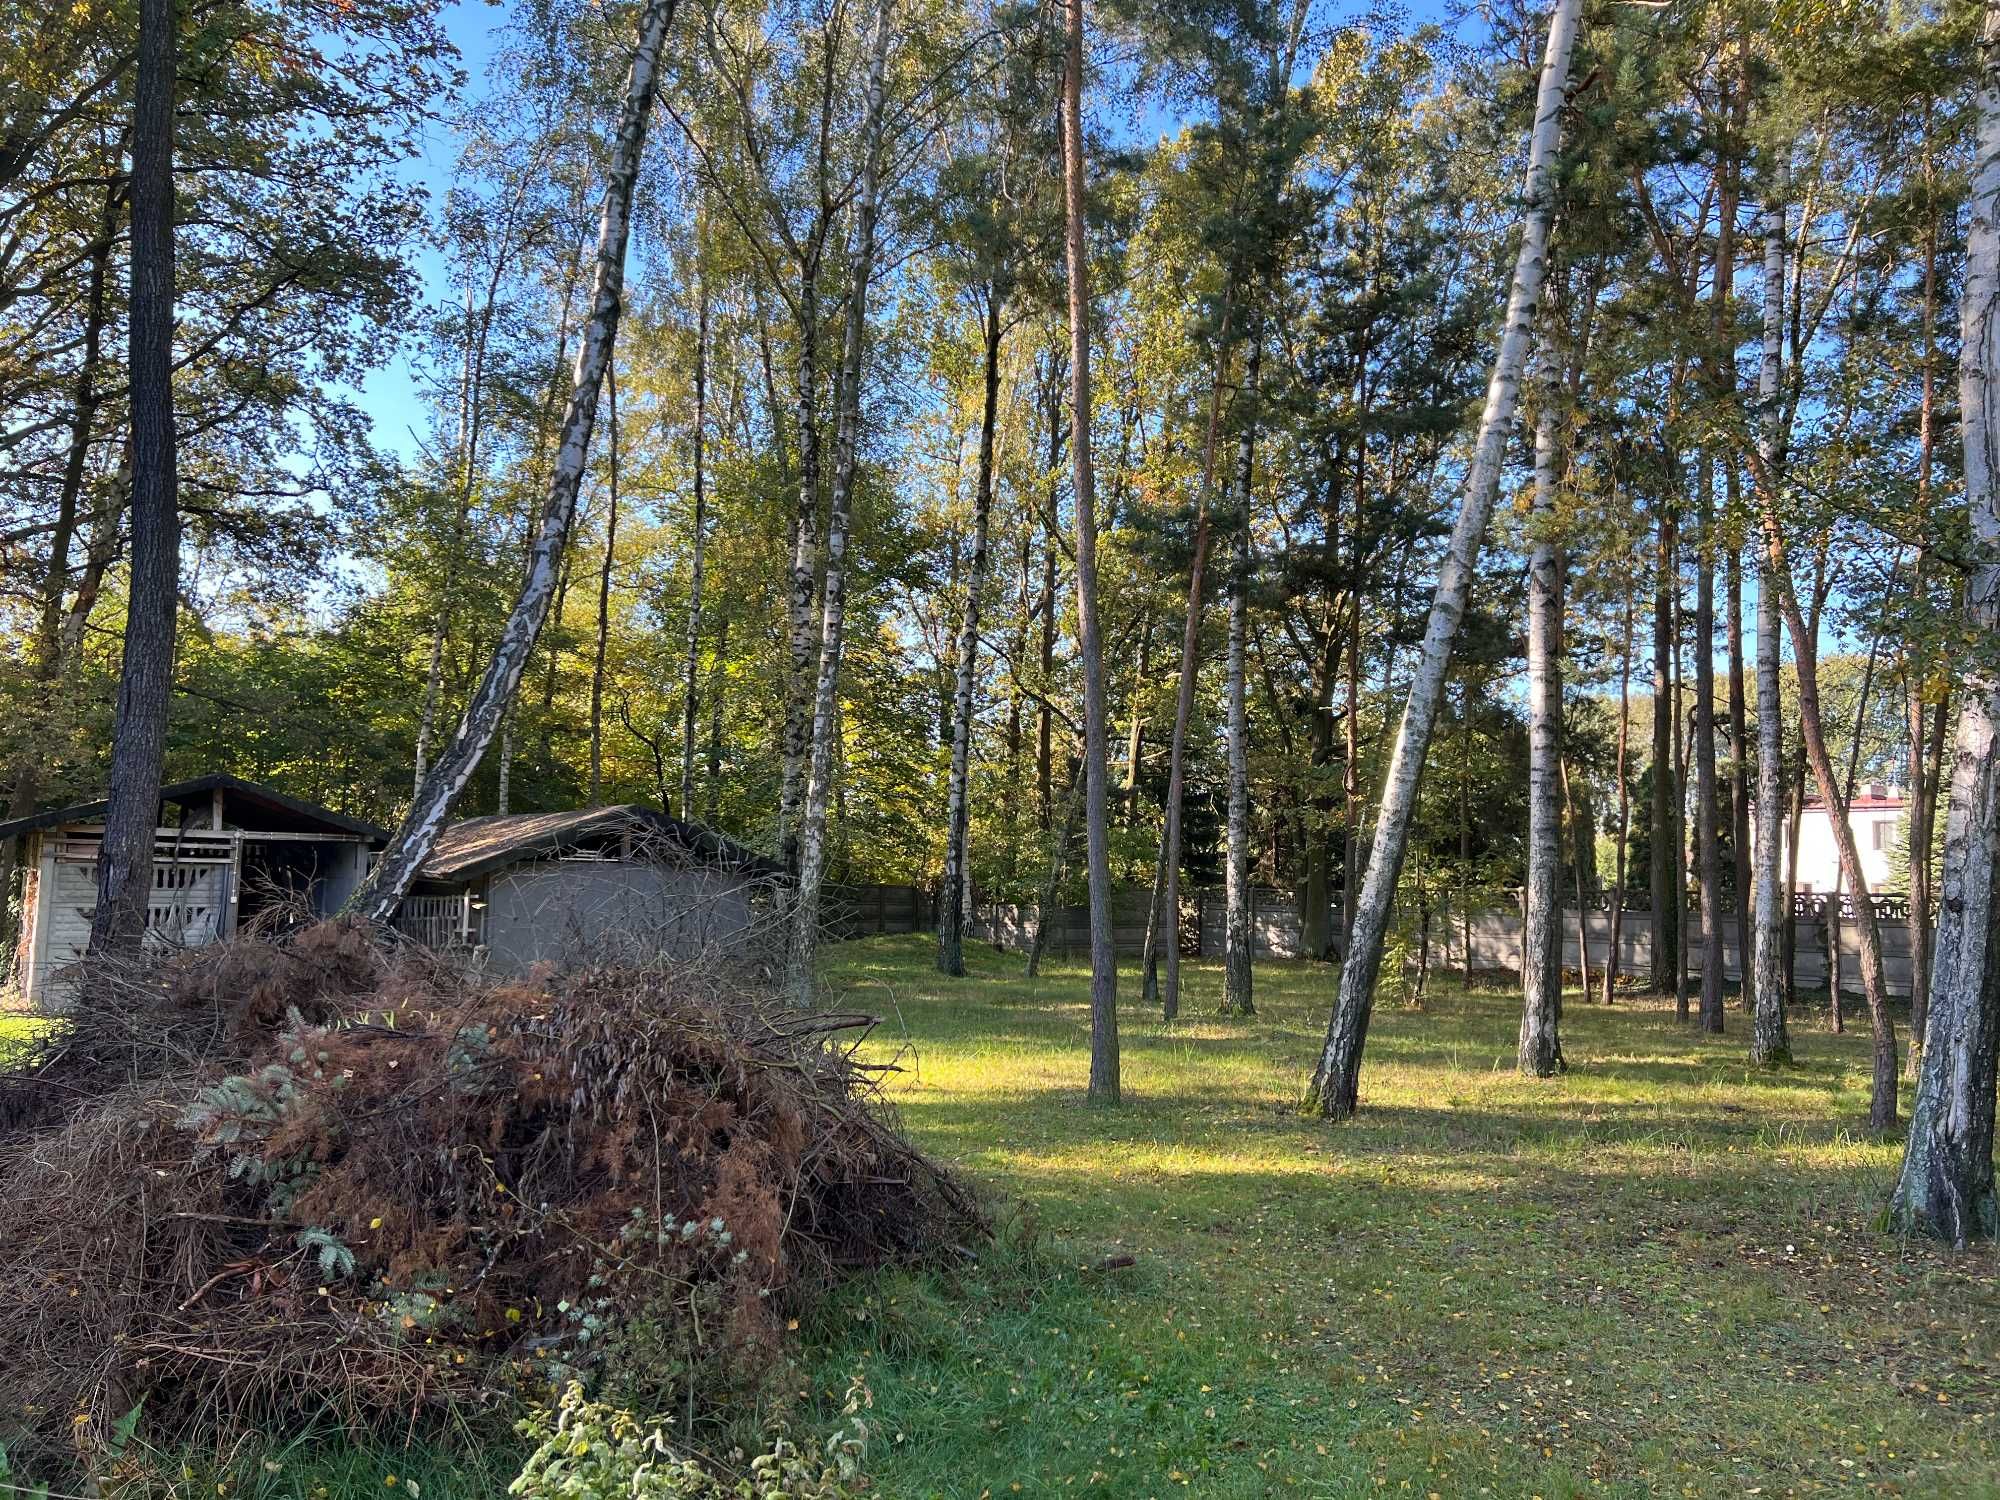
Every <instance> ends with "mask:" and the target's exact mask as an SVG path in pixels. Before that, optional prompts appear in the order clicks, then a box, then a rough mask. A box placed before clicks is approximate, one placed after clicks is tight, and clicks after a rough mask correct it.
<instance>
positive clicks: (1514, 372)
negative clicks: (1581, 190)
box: [1312, 0, 1580, 1119]
mask: <svg viewBox="0 0 2000 1500" xmlns="http://www.w3.org/2000/svg"><path fill="white" fill-rule="evenodd" d="M1579 9H1580V0H1557V4H1556V7H1555V11H1554V14H1553V15H1552V16H1551V18H1550V21H1549V42H1548V50H1547V52H1546V54H1545V55H1544V57H1543V61H1542V77H1541V86H1540V89H1539V91H1538V93H1537V96H1536V100H1535V126H1534V133H1533V135H1532V137H1531V138H1530V141H1529V147H1528V173H1527V182H1526V186H1525V191H1524V193H1523V198H1524V201H1525V203H1526V210H1525V212H1524V214H1523V216H1522V223H1521V245H1520V250H1519V253H1518V255H1517V256H1516V259H1515V263H1514V281H1513V287H1512V289H1511V291H1510V292H1509V294H1508V299H1507V316H1506V324H1505V329H1504V332H1503V333H1502V335H1501V342H1500V350H1499V354H1498V357H1497V358H1496V359H1495V360H1494V364H1493V375H1492V379H1491V381H1490V382H1489V384H1488V386H1487V391H1486V410H1485V414H1484V416H1483V417H1482V418H1481V420H1480V425H1479V436H1478V440H1477V443H1476V444H1475V446H1474V449H1473V458H1472V465H1471V468H1470V471H1469V472H1468V473H1467V476H1466V483H1465V495H1464V499H1463V501H1462V502H1461V504H1460V506H1459V512H1458V519H1457V521H1456V522H1455V523H1454V525H1453V527H1452V533H1451V542H1450V545H1449V548H1448V549H1447V551H1446V554H1445V562H1444V568H1443V570H1442V572H1441V573H1440V575H1439V578H1438V587H1437V597H1436V599H1435V600H1434V601H1433V603H1432V606H1431V614H1430V621H1429V624H1428V625H1427V626H1426V627H1425V631H1424V644H1423V652H1422V656H1421V658H1420V659H1419V661H1418V663H1417V667H1416V670H1415V671H1414V672H1413V673H1412V674H1411V680H1410V698H1409V702H1408V704H1407V706H1406V707H1405V709H1404V711H1403V727H1402V732H1401V734H1399V735H1398V736H1397V740H1396V746H1395V749H1394V751H1393V752H1392V753H1391V756H1390V762H1389V773H1388V776H1387V779H1386V780H1385V782H1384V785H1383V791H1382V810H1381V814H1380V815H1379V816H1378V817H1377V819H1376V821H1375V837H1374V841H1373V847H1372V848H1371V850H1370V852H1369V858H1368V875H1367V878H1366V880H1365V881H1364V882H1363V884H1362V889H1361V898H1360V901H1359V902H1358V903H1357V904H1356V906H1355V911H1354V935H1353V940H1352V943H1351V945H1350V950H1349V952H1348V955H1347V962H1346V963H1345V964H1344V965H1343V966H1342V967H1341V971H1340V991H1339V997H1338V999H1337V1000H1336V1002H1335V1004H1334V1008H1333V1014H1332V1016H1331V1017H1330V1018H1329V1019H1328V1022H1327V1031H1326V1042H1325V1045H1324V1046H1323V1047H1322V1049H1321V1052H1320V1059H1319V1065H1318V1067H1317V1069H1316V1070H1315V1072H1314V1077H1313V1085H1312V1094H1313V1098H1314V1101H1315V1102H1316V1104H1317V1105H1318V1108H1319V1109H1320V1111H1321V1112H1322V1113H1324V1114H1325V1115H1326V1116H1327V1117H1328V1118H1330V1119H1345V1118H1347V1117H1348V1116H1350V1115H1352V1114H1353V1113H1354V1110H1355V1108H1356V1106H1357V1104H1358V1103H1359V1100H1360V1086H1361V1054H1362V1049H1363V1048H1364V1047H1365V1045H1366V1043H1367V1039H1368V1020H1369V1017H1370V1015H1371V1014H1372V1013H1373V1010H1374V1005H1375V980H1376V977H1377V974H1378V973H1379V971H1380V969H1381V966H1382V946H1383V939H1384V937H1385V936H1386V934H1387V931H1388V926H1389V909H1390V906H1391V905H1392V903H1393V902H1394V900H1395V896H1396V882H1397V880H1398V878H1399V877H1400V876H1401V874H1402V868H1403V855H1404V852H1405V850H1406V849H1407V847H1408V843H1409V833H1410V819H1411V816H1412V814H1413V813H1414V812H1415V810H1416V803H1417V788H1418V784H1419V782H1420V781H1421V780H1422V777H1423V768H1424V757H1425V755H1426V753H1427V752H1428V751H1429V749H1430V739H1431V731H1432V729H1433V728H1434V727H1435V725H1436V723H1437V713H1438V707H1439V705H1440V704H1441V702H1442V701H1443V699H1444V688H1445V674H1446V671H1447V669H1448V668H1449V666H1450V664H1451V646H1452V641H1453V639H1454V638H1455V637H1456V636H1457V634H1458V625H1459V621H1460V620H1461V619H1462V618H1463V617H1464V615H1465V609H1466V604H1467V601H1468V599H1469V597H1470V594H1471V589H1472V575H1473V570H1474V567H1475V565H1476V564H1477V562H1478V558H1479V546H1480V542H1481V541H1482V540H1483V538H1484V537H1485V534H1486V522H1487V519H1488V517H1489V516H1490V515H1491V514H1492V510H1493V499H1494V495H1495V494H1496V493H1497V491H1498V490H1499V487H1500V471H1501V468H1502V467H1503V465H1504V464H1505V461H1506V449H1507V437H1508V433H1509V432H1510V431H1511V429H1512V428H1513V425H1514V414H1515V409H1516V406H1517V405H1518V403H1519V399H1520V389H1521V372H1522V368H1523V366H1524V365H1525V363H1526V361H1527V355H1528V344H1529V340H1530V339H1531V338H1532V337H1533V336H1534V327H1535V316H1536V311H1537V307H1538V305H1539V302H1540V300H1541V290H1542V278H1543V276H1544V273H1545V271H1546V269H1547V257H1548V235H1549V220H1550V217H1551V211H1552V209H1553V206H1554V180H1553V179H1554V167H1555V155H1556V147H1557V142H1558V138H1559V132H1560V130H1561V125H1562V108H1563V99H1564V93H1565V90H1566V88H1567V85H1568V79H1569V58H1570V51H1571V48H1572V46H1573V44H1574V42H1575V40H1576V28H1577V15H1578V12H1579Z"/></svg>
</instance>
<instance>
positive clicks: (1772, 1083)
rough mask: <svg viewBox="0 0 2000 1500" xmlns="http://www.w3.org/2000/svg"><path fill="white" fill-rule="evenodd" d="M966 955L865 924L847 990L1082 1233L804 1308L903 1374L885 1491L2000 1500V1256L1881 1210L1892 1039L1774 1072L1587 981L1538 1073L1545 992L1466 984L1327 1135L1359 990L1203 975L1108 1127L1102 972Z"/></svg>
mask: <svg viewBox="0 0 2000 1500" xmlns="http://www.w3.org/2000/svg"><path fill="white" fill-rule="evenodd" d="M930 952H931V947H930V940H928V939H925V938H891V939H872V940H868V941H865V942H856V943H851V944H847V945H844V946H842V947H841V948H839V949H837V950H835V951H834V952H833V953H832V954H831V955H830V956H829V965H828V978H829V980H830V981H831V985H832V988H833V990H834V992H835V999H836V1003H838V1004H841V1005H844V1006H852V1007H866V1008H869V1009H872V1010H874V1011H875V1012H877V1013H878V1014H880V1015H882V1016H883V1017H885V1021H884V1024H883V1026H882V1028H881V1029H880V1031H879V1032H878V1033H877V1035H876V1037H875V1038H874V1039H873V1040H872V1041H871V1042H870V1043H869V1047H868V1050H869V1052H870V1053H871V1054H872V1055H873V1056H875V1057H876V1058H877V1059H879V1060H887V1059H888V1058H889V1057H890V1056H891V1055H892V1054H896V1053H897V1052H898V1051H899V1050H901V1052H902V1055H901V1057H900V1062H901V1066H902V1069H903V1071H902V1072H900V1073H897V1074H893V1075H890V1085H889V1089H890V1093H891V1095H892V1097H893V1098H894V1100H895V1102H896V1103H897V1105H898V1106H899V1108H900V1109H901V1112H902V1115H903V1118H904V1120H905V1121H906V1123H907V1124H908V1126H909V1128H910V1129H911V1131H912V1132H913V1133H914V1134H915V1136H916V1137H917V1139H918V1140H919V1141H920V1142H921V1143H923V1144H924V1145H926V1146H928V1147H929V1148H930V1149H931V1150H933V1151H935V1152H938V1153H940V1154H942V1155H943V1156H945V1157H947V1158H949V1159H951V1160H953V1161H955V1162H957V1163H959V1164H960V1165H961V1166H962V1167H963V1168H964V1169H965V1171H966V1172H968V1173H969V1174H971V1175H972V1176H973V1177H974V1178H975V1179H976V1180H977V1181H978V1182H979V1183H981V1184H982V1185H983V1186H984V1187H985V1188H986V1189H988V1190H989V1191H990V1192H991V1193H992V1194H993V1195H994V1196H995V1197H996V1199H1000V1200H1005V1201H1011V1202H1012V1203H1014V1204H1017V1205H1020V1206H1021V1210H1022V1211H1023V1212H1025V1213H1029V1214H1032V1215H1033V1216H1034V1217H1035V1218H1036V1219H1037V1220H1038V1221H1039V1224H1040V1225H1041V1226H1042V1227H1043V1228H1044V1229H1045V1230H1046V1232H1047V1234H1048V1236H1049V1237H1050V1244H1051V1246H1052V1249H1051V1250H1050V1252H1049V1254H1048V1256H1047V1257H1046V1258H1044V1259H1036V1258H1033V1257H1024V1256H1022V1255H1019V1254H1014V1253H1008V1252H1004V1251H1003V1252H999V1253H995V1254H993V1255H990V1256H989V1257H988V1261H987V1264H986V1265H984V1266H982V1267H981V1268H979V1269H976V1270H973V1271H970V1272H967V1273H963V1274H960V1275H958V1276H956V1277H953V1278H950V1279H946V1278H940V1277H935V1276H928V1277H917V1276H910V1275H901V1274H899V1275H891V1276H883V1277H877V1278H872V1279H869V1280H866V1281H864V1282H862V1283H860V1284H857V1285H855V1286H854V1287H852V1288H850V1289H849V1291H848V1292H846V1293H845V1294H843V1295H842V1296H841V1297H840V1298H839V1299H837V1301H836V1302H835V1303H834V1305H832V1306H831V1307H829V1308H827V1309H826V1310H824V1311H823V1312H822V1314H821V1315H820V1316H819V1317H817V1318H815V1319H814V1320H813V1321H812V1322H811V1323H810V1324H809V1326H808V1328H807V1329H806V1330H805V1334H806V1337H807V1340H808V1358H809V1361H810V1363H809V1366H808V1370H807V1375H808V1376H809V1377H810V1380H811V1384H812V1386H813V1387H815V1388H816V1392H815V1393H816V1394H820V1393H830V1392H832V1391H834V1390H836V1389H837V1388H839V1387H840V1386H841V1385H843V1384H844V1382H845V1373H846V1372H847V1371H849V1370H852V1369H856V1368H859V1369H862V1370H864V1371H865V1372H866V1375H867V1379H868V1382H869V1385H870V1386H871V1388H872V1390H873V1392H874V1396H875V1411H874V1415H875V1418H876V1421H877V1427H876V1431H875V1440H874V1442H873V1443H872V1444H871V1468H872V1469H873V1472H874V1474H875V1477H876V1480H877V1483H878V1485H879V1487H880V1492H881V1493H882V1494H884V1495H885V1496H893V1497H897V1500H922V1497H930V1496H950V1497H965V1500H974V1497H980V1496H991V1497H996V1500H997V1497H1001V1496H1006V1495H1011V1494H1025V1495H1068V1494H1077V1495H1100V1496H1120V1497H1122V1496H1133V1497H1140V1496H1167V1495H1173V1494H1177V1493H1183V1494H1189V1495H1201V1496H1218V1497H1225V1496H1259V1495H1290V1494H1299V1495H1311V1496H1349V1495H1353V1496H1368V1495H1376V1494H1387V1495H1411V1494H1414V1495H1417V1496H1441V1497H1451V1496H1460V1495H1485V1494H1490V1495H1495V1496H1510V1497H1511V1496H1521V1497H1527V1496H1535V1495H1540V1496H1544V1497H1546V1500H1555V1497H1557V1496H1567V1495H1626V1496H1651V1495H1717V1496H1722V1495H1727V1496H1738V1495H1750V1494H1762V1495H1791V1494H1818V1493H1849V1494H1868V1493H1883V1494H1899V1495H1910V1496H1943V1495H1953V1496H1972V1495H2000V1455H1996V1453H1995V1450H1994V1439H1995V1432H1994V1426H1995V1424H1996V1423H2000V1416H1996V1415H1995V1413H1996V1411H2000V1379H1996V1376H1995V1368H1996V1367H1995V1356H1996V1343H2000V1331H1996V1322H1995V1314H1996V1313H2000V1280H1997V1279H1996V1272H2000V1258H1996V1256H1995V1254H1994V1253H1993V1252H1991V1251H1987V1250H1982V1251H1979V1252H1976V1253H1973V1254H1969V1255H1964V1256H1952V1255H1949V1254H1946V1253H1943V1252H1940V1251H1938V1250H1935V1249H1933V1248H1931V1247H1929V1246H1919V1245H1912V1244H1905V1243H1902V1242H1900V1241H1898V1240H1896V1239H1894V1238H1891V1237H1888V1236H1886V1235H1884V1234H1881V1233H1879V1232H1877V1230H1876V1229H1875V1227H1874V1222H1875V1218H1876V1215H1877V1213H1878V1211H1879V1209H1880V1206H1881V1203H1882V1200H1883V1197H1884V1195H1885V1192H1886V1189H1887V1186H1888V1181H1889V1178H1890V1175H1891V1173H1892V1172H1893V1170H1894V1167H1895V1163H1896V1160H1897V1156H1898V1151H1899V1142H1897V1141H1895V1140H1888V1141H1877V1140H1875V1139H1873V1138H1872V1137H1871V1135H1870V1134H1869V1132H1868V1129H1867V1103H1868V1096H1867V1090H1868V1059H1867V1037H1866V1033H1865V1028H1864V1029H1862V1030H1859V1031H1850V1032H1849V1034H1847V1035H1845V1036H1835V1035H1833V1034H1832V1033H1831V1032H1830V1031H1829V1030H1828V1029H1827V1027H1826V1026H1825V1024H1824V1023H1823V1022H1822V1021H1818V1020H1815V1019H1813V1018H1810V1017H1806V1018H1795V1022H1794V1025H1795V1032H1794V1037H1795V1041H1796V1043H1797V1046H1798V1050H1799V1052H1800V1055H1801V1058H1802V1061H1801V1063H1800V1065H1799V1066H1797V1067H1796V1068H1793V1069H1789V1070H1786V1071H1784V1072H1781V1073H1776V1074H1766V1073H1761V1072H1756V1071H1753V1070H1752V1069H1751V1068H1750V1067H1749V1066H1748V1064H1747V1061H1746V1055H1745V1054H1746V1046H1747V1042H1748V1030H1749V1028H1748V1022H1747V1019H1746V1018H1744V1017H1742V1016H1741V1015H1740V1014H1739V1013H1735V1012H1732V1014H1731V1016H1730V1019H1729V1024H1730V1034H1729V1035H1726V1036H1723V1037H1720V1038H1704V1037H1700V1036H1697V1035H1695V1034H1694V1033H1692V1032H1691V1031H1689V1030H1687V1029H1684V1028H1683V1027H1681V1026H1680V1025H1678V1024H1677V1023H1676V1022H1675V1020H1674V1018H1673V1015H1672V1012H1671V1010H1670V1009H1665V1008H1659V1007H1656V1006H1653V1005H1651V1004H1621V1005H1619V1006H1617V1007H1615V1008H1613V1009H1610V1010H1606V1009H1604V1008H1602V1007H1596V1006H1585V1005H1583V1004H1581V1003H1580V1002H1576V1001H1574V1000H1573V1001H1572V1003H1571V1005H1570V1007H1569V1009H1568V1011H1567V1013H1566V1015H1565V1017H1564V1026H1563V1031H1564V1043H1565V1051H1566V1053H1567V1055H1568V1058H1569V1062H1570V1066H1571V1072H1570V1073H1569V1074H1568V1075H1567V1076H1566V1077H1564V1078H1562V1079H1559V1080H1554V1081H1542V1082H1537V1081H1530V1080H1525V1079H1522V1078H1520V1077H1518V1076H1517V1075H1516V1074H1515V1072H1514V1034H1515V1030H1516V1026H1517V1016H1518V999H1517V996H1516V994H1515V992H1514V991H1513V990H1512V989H1511V988H1495V989H1492V990H1475V991H1473V992H1471V993H1466V992H1464V991H1463V990H1460V989H1456V988H1454V987H1452V986H1450V985H1449V984H1445V985H1442V986H1440V987H1438V989H1437V990H1436V991H1435V993H1434V996H1433V998H1432V1000H1431V1003H1430V1005H1429V1007H1428V1009H1427V1010H1425V1011H1423V1012H1421V1013H1418V1012H1412V1011H1402V1010H1395V1009H1386V1010H1382V1011H1378V1013H1377V1015H1376V1017H1375V1022H1374V1028H1373V1032H1372V1035H1371V1038H1370V1043H1369V1054H1368V1066H1367V1069H1366V1071H1365V1074H1364V1078H1363V1088H1362V1101H1363V1110H1364V1112H1363V1114H1362V1116H1361V1117H1360V1118H1359V1119H1357V1120H1356V1121H1354V1122H1352V1123H1350V1124H1346V1125H1341V1126H1328V1125H1325V1124H1323V1123H1320V1122H1318V1121H1316V1120H1311V1119H1307V1118H1303V1117H1302V1116H1301V1115H1300V1114H1299V1113H1298V1112H1297V1110H1296V1100H1297V1098H1298V1096H1299V1094H1300V1091H1301V1088H1302V1086H1303V1084H1304V1083H1305V1080H1306V1077H1307V1073H1308V1069H1309V1066H1310V1063H1311V1060H1312V1058H1313V1057H1314V1056H1315V1054H1316V1049H1317V1045H1318V1041H1319V1037H1320V1033H1321V1028H1322V1027H1323V1026H1324V1024H1325V1020H1326V1011H1327V1006H1328V1005H1329V1003H1330V1000H1331V996H1332V975H1331V972H1330V971H1328V970H1326V969H1317V968H1311V967H1307V966H1303V965H1287V964H1274V965H1267V966H1263V967H1260V968H1259V970H1258V973H1257V983H1258V1005H1259V1011H1260V1013H1259V1014H1258V1015H1257V1016H1256V1017H1254V1018H1252V1019H1247V1020H1242V1019H1218V1018H1217V1017H1216V1016H1215V1015H1214V1011H1215V1008H1216V1000H1217V997H1218V995H1219V993H1220V985H1221V976H1220V970H1219V968H1218V967H1217V966H1215V965H1211V964H1200V965H1195V966H1192V967H1191V968H1190V969H1189V970H1187V971H1186V972H1187V974H1188V977H1189V982H1190V993H1189V994H1188V996H1187V999H1186V1002H1185V1005H1184V1011H1183V1017H1184V1018H1183V1019H1182V1020H1181V1021H1179V1022H1178V1023H1176V1024H1174V1025H1166V1024H1163V1023H1161V1022H1160V1021H1159V1020H1157V1019H1156V1018H1154V1017H1152V1016H1149V1015H1144V1014H1142V1013H1141V1012H1140V1010H1139V1007H1138V1005H1137V1001H1136V996H1137V988H1138V987H1137V983H1136V976H1135V975H1133V974H1131V973H1128V974H1127V975H1126V977H1125V982H1124V987H1123V991H1122V992H1123V994H1124V995H1125V996H1126V997H1127V1002H1126V1004H1125V1006H1124V1008H1123V1015H1122V1019H1121V1025H1122V1028H1123V1038H1122V1040H1123V1055H1124V1072H1123V1076H1124V1088H1125V1103H1124V1104H1123V1106H1122V1107H1120V1108H1117V1109H1096V1108H1091V1107H1089V1106H1087V1105H1086V1103H1085V1101H1084V1090H1083V1085H1084V1080H1085V1071H1086V1045H1087V1027H1088V1016H1087V1011H1086V1004H1085V990H1086V981H1087V975H1086V973H1085V971H1084V970H1083V969H1082V968H1081V967H1079V966H1077V965H1073V964H1061V963H1058V964H1055V965H1053V966H1052V967H1051V968H1050V970H1049V971H1048V972H1047V973H1046V974H1045V976H1044V977H1043V978H1042V979H1041V980H1040V981H1039V982H1037V983H1033V984H1031V983H1028V982H1026V981H1024V980H1023V979H1022V978H1021V977H1020V973H1021V964H1020V960H1019V959H1018V958H1016V957H1011V956H1010V957H1002V956H999V955H996V954H994V953H992V952H991V951H980V952H976V953H974V954H973V956H972V959H971V962H972V965H973V970H974V972H973V975H972V977H970V978H968V979H965V980H957V981H952V980H945V979H942V978H940V977H939V976H937V975H936V974H934V973H933V972H931V970H930V964H929V959H930ZM1905 1107H1906V1109H1907V1099H1906V1101H1905ZM1114 1254H1131V1255H1133V1256H1135V1257H1136V1260H1137V1263H1136V1265H1134V1266H1133V1267H1131V1268H1129V1269H1113V1270H1100V1269H1097V1266H1098V1265H1099V1264H1100V1263H1101V1262H1102V1261H1103V1260H1104V1258H1105V1257H1107V1256H1110V1255H1114Z"/></svg>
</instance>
